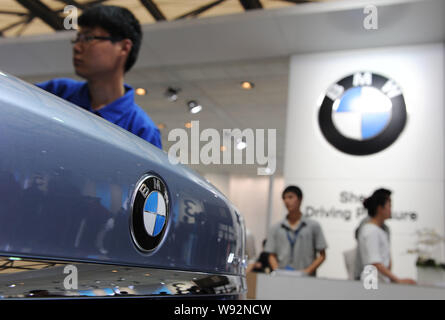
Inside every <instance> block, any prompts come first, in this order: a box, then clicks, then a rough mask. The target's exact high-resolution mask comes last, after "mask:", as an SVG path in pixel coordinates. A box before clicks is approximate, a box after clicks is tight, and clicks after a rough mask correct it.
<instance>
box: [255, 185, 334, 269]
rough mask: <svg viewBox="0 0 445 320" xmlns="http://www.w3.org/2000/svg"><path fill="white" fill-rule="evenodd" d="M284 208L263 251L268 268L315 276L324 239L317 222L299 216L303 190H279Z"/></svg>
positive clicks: (322, 252) (323, 246)
mask: <svg viewBox="0 0 445 320" xmlns="http://www.w3.org/2000/svg"><path fill="white" fill-rule="evenodd" d="M282 199H283V201H284V205H285V206H286V209H287V210H288V214H287V216H286V218H285V219H284V220H283V221H282V222H280V223H278V224H276V225H275V226H273V227H272V228H271V230H270V232H269V235H268V237H267V243H266V247H265V250H264V251H266V252H268V253H270V255H269V264H270V266H271V268H272V270H277V269H287V270H296V271H301V272H303V273H304V274H306V275H310V276H315V275H316V270H317V268H318V267H320V265H321V264H322V263H323V261H324V260H325V259H326V251H325V250H326V248H327V244H326V240H325V237H324V235H323V231H322V229H321V226H320V224H319V223H318V222H316V221H314V220H311V219H308V218H306V217H303V215H302V213H301V211H300V206H301V202H302V199H303V193H302V191H301V189H300V188H299V187H297V186H288V187H287V188H286V189H285V190H284V191H283V193H282Z"/></svg>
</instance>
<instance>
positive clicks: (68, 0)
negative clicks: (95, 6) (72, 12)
mask: <svg viewBox="0 0 445 320" xmlns="http://www.w3.org/2000/svg"><path fill="white" fill-rule="evenodd" d="M58 1H59V2H62V3H64V4H66V5H67V6H75V7H76V8H79V9H82V10H83V9H85V5H84V4H82V3H79V2H77V1H75V0H58Z"/></svg>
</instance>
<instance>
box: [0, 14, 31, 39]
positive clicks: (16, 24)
mask: <svg viewBox="0 0 445 320" xmlns="http://www.w3.org/2000/svg"><path fill="white" fill-rule="evenodd" d="M28 19H29V18H28V17H26V18H25V19H22V20H20V21H17V22H14V23H11V24H10V25H8V26H6V27H4V28H2V29H1V30H0V34H1V36H4V33H5V31H8V30H9V29H12V28H14V27H17V26H19V25H21V24H22V23H26V22H27V21H28Z"/></svg>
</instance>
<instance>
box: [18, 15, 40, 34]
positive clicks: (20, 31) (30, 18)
mask: <svg viewBox="0 0 445 320" xmlns="http://www.w3.org/2000/svg"><path fill="white" fill-rule="evenodd" d="M34 18H35V16H32V15H31V16H29V17H28V20H26V21H25V22H24V23H23V24H22V26H21V27H20V29H19V30H18V31H17V33H16V34H15V35H16V36H17V37H19V36H21V35H22V33H23V32H24V31H25V29H26V28H27V27H28V26H29V24H30V23H31V22H32V20H34Z"/></svg>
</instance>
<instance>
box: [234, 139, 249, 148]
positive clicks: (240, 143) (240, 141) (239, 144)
mask: <svg viewBox="0 0 445 320" xmlns="http://www.w3.org/2000/svg"><path fill="white" fill-rule="evenodd" d="M246 147H247V143H246V141H245V140H244V139H238V140H237V142H236V148H237V149H238V150H243V149H245V148H246Z"/></svg>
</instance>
